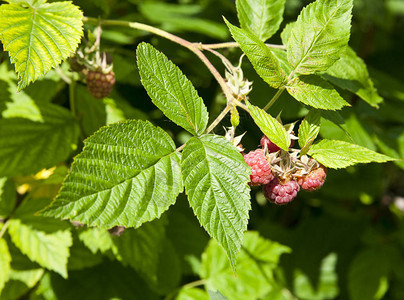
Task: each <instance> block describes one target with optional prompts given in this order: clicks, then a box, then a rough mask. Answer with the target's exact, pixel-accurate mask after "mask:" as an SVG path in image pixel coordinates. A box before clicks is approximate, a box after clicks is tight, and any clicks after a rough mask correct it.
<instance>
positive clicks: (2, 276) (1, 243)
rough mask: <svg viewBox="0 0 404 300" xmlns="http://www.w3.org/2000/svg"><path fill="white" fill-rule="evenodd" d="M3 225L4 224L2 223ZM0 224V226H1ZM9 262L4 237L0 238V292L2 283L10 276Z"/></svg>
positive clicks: (9, 256) (9, 257)
mask: <svg viewBox="0 0 404 300" xmlns="http://www.w3.org/2000/svg"><path fill="white" fill-rule="evenodd" d="M2 226H4V225H2ZM2 226H0V228H1V227H2ZM10 263H11V255H10V252H9V251H8V246H7V242H6V241H5V240H4V239H0V270H1V272H0V294H1V291H2V290H3V288H4V285H5V284H6V282H7V281H8V279H9V276H10V271H11V267H10Z"/></svg>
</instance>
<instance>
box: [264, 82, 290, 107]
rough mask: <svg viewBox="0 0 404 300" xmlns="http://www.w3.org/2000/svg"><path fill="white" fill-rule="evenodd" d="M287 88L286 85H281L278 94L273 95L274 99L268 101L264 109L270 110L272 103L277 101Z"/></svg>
mask: <svg viewBox="0 0 404 300" xmlns="http://www.w3.org/2000/svg"><path fill="white" fill-rule="evenodd" d="M284 90H285V87H281V88H280V89H279V90H278V91H277V92H276V94H275V95H274V96H273V97H272V99H271V100H270V101H269V102H268V103H267V105H265V107H264V108H263V110H268V109H269V108H270V107H271V106H272V104H274V103H275V101H276V100H278V98H279V96H280V95H282V93H283V91H284Z"/></svg>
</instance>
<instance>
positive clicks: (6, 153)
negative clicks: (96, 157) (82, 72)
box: [0, 104, 79, 177]
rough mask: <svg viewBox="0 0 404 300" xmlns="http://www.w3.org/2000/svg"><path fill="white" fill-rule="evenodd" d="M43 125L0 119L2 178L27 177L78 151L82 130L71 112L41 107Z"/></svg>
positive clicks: (28, 121) (21, 120)
mask: <svg viewBox="0 0 404 300" xmlns="http://www.w3.org/2000/svg"><path fill="white" fill-rule="evenodd" d="M38 108H39V109H38V111H39V112H40V116H41V118H42V122H34V121H32V120H29V119H25V118H10V119H1V118H0V176H9V177H10V176H15V175H17V174H19V175H21V174H24V175H28V174H32V173H35V172H38V171H40V170H41V169H43V168H49V167H52V166H54V165H56V164H58V163H60V162H62V161H64V160H65V159H66V158H67V157H68V156H69V154H70V153H71V152H72V151H73V149H74V148H75V147H76V143H77V139H78V135H79V128H78V126H77V123H76V121H75V120H74V119H73V117H72V115H71V114H70V112H69V111H68V110H67V109H65V108H63V107H60V106H58V105H54V104H41V105H38Z"/></svg>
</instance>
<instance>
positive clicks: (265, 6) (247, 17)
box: [236, 0, 285, 41]
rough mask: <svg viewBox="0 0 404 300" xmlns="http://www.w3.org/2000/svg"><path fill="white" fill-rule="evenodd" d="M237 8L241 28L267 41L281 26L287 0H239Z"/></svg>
mask: <svg viewBox="0 0 404 300" xmlns="http://www.w3.org/2000/svg"><path fill="white" fill-rule="evenodd" d="M236 8H237V15H238V19H239V21H240V25H241V28H243V29H245V30H249V31H250V32H254V33H255V35H256V36H257V37H258V38H259V39H260V40H261V41H266V40H267V39H269V38H270V37H271V36H273V35H274V34H275V32H277V31H278V29H279V26H280V25H281V22H282V20H283V11H284V9H285V0H274V1H265V0H237V1H236Z"/></svg>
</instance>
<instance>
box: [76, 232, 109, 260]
mask: <svg viewBox="0 0 404 300" xmlns="http://www.w3.org/2000/svg"><path fill="white" fill-rule="evenodd" d="M79 240H80V241H82V242H83V244H84V245H85V246H86V247H87V248H88V249H90V250H91V252H92V253H93V254H96V253H97V252H98V251H99V252H100V253H102V254H104V253H106V252H107V251H108V250H112V251H113V252H116V251H117V250H116V246H115V245H114V242H113V240H112V237H111V234H110V233H109V232H108V230H105V229H102V228H97V227H94V228H88V229H86V230H84V231H82V232H80V233H79Z"/></svg>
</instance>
